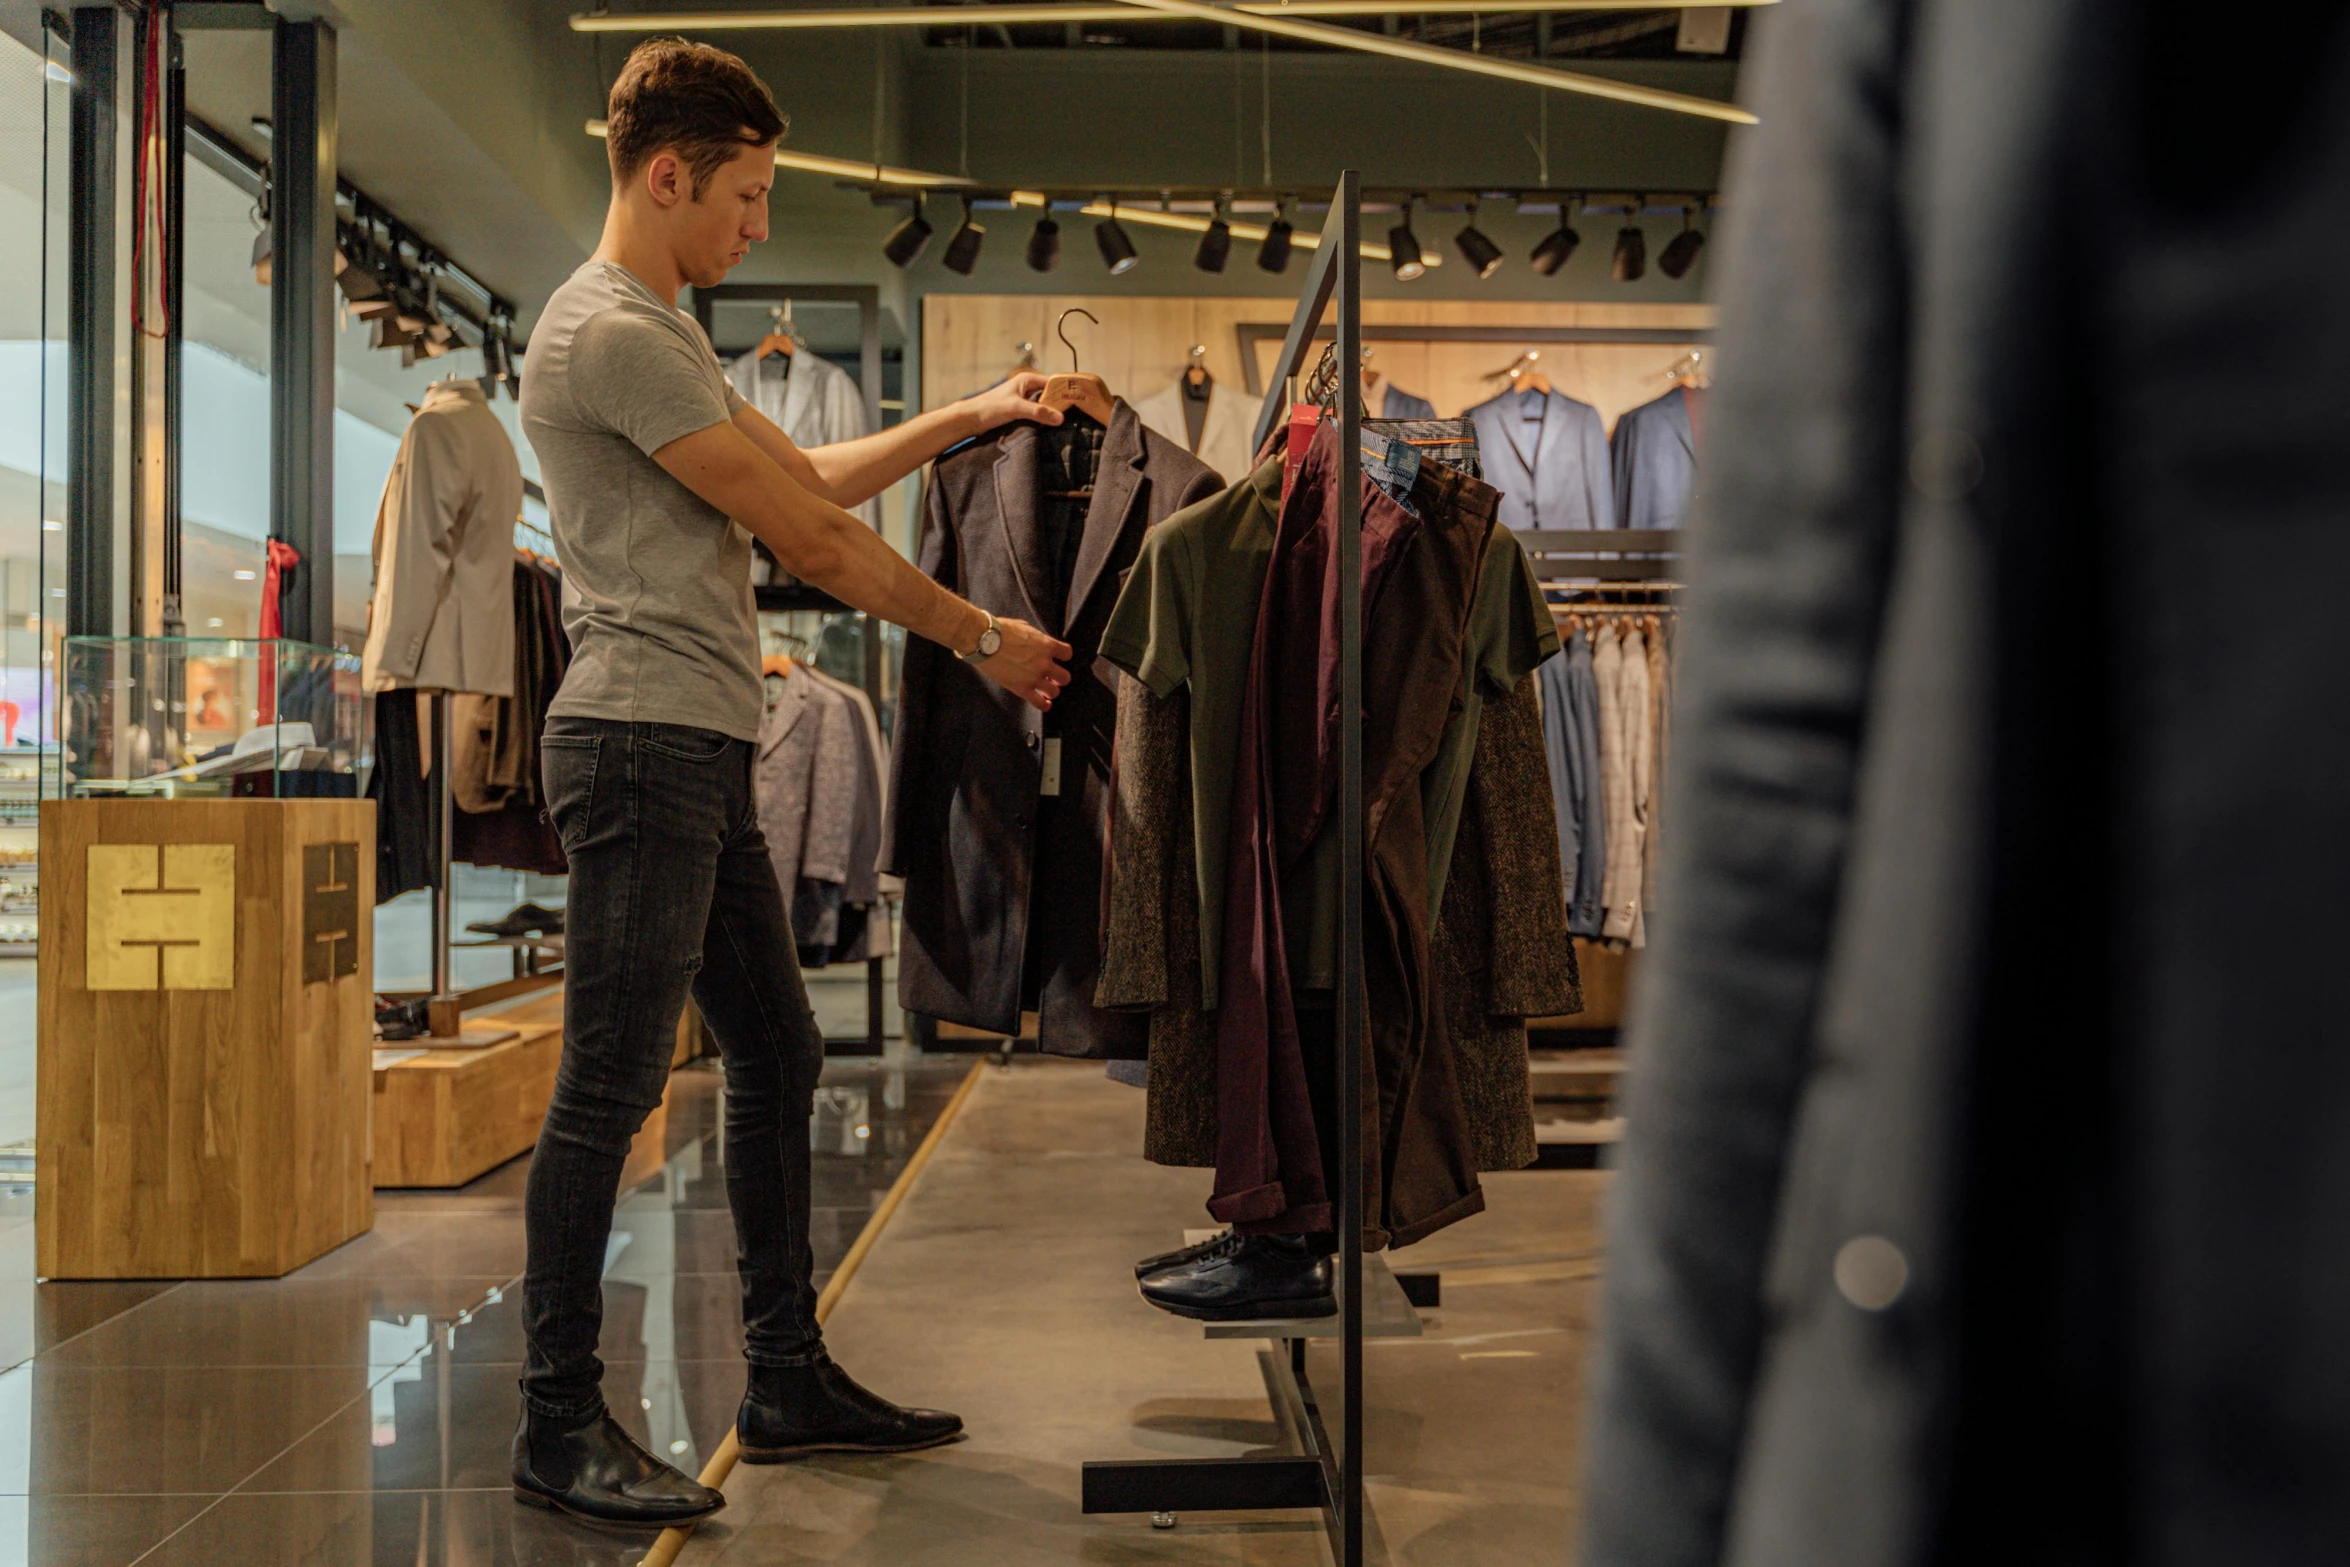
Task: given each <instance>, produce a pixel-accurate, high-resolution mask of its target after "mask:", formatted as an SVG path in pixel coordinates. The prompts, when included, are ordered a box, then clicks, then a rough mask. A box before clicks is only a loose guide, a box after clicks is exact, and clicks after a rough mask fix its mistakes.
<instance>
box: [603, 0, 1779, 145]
mask: <svg viewBox="0 0 2350 1567" xmlns="http://www.w3.org/2000/svg"><path fill="white" fill-rule="evenodd" d="M1695 3H1696V0H1677V3H1674V4H1667V5H1663V6H1656V7H1646V6H1644V7H1640V9H1659V10H1666V9H1678V10H1686V9H1690V8H1691V7H1692V6H1693V5H1694V4H1695ZM1742 3H1744V4H1746V5H1749V6H1751V5H1756V4H1771V3H1774V0H1742ZM1624 9H1630V7H1628V6H1626V5H1624V4H1621V3H1619V0H1516V3H1514V4H1495V5H1481V4H1476V3H1469V0H1463V3H1458V4H1450V5H1448V4H1445V3H1444V0H1434V3H1428V0H1423V3H1420V4H1413V3H1412V0H1291V3H1289V4H1279V3H1270V4H1268V3H1265V0H1243V3H1241V4H1238V5H1210V4H1207V3H1206V0H1131V3H1130V4H1127V5H1119V6H1076V5H1071V6H1053V5H971V6H909V7H885V8H880V9H875V10H870V11H672V12H668V13H649V14H648V13H635V14H631V15H628V16H608V15H600V14H599V15H591V16H574V17H573V18H572V19H571V25H572V27H573V28H575V29H577V30H578V31H581V32H651V31H659V30H667V29H674V28H685V29H691V30H693V31H696V32H719V31H725V30H728V29H739V28H767V27H876V26H905V27H967V26H978V25H981V24H983V23H985V24H990V25H993V24H1000V23H1011V22H1078V21H1118V20H1124V21H1140V20H1141V19H1142V16H1141V15H1140V14H1138V13H1147V12H1156V13H1158V14H1159V15H1161V16H1166V17H1183V18H1188V19H1190V20H1192V21H1201V22H1216V23H1220V24H1222V25H1224V26H1228V27H1240V28H1245V29H1247V30H1249V31H1251V32H1261V33H1272V34H1274V35H1275V36H1277V37H1282V38H1296V39H1301V40H1304V41H1306V42H1309V43H1318V44H1326V45H1328V46H1330V47H1331V48H1335V49H1351V50H1354V51H1356V52H1357V53H1360V54H1377V55H1385V56H1386V57H1387V58H1389V59H1391V60H1410V61H1413V62H1414V63H1416V64H1420V65H1434V66H1441V67H1443V68H1445V69H1447V70H1454V71H1467V72H1470V73H1472V74H1474V75H1479V76H1493V77H1499V78H1500V79H1501V80H1503V81H1511V82H1524V83H1527V84H1528V85H1530V86H1534V87H1545V88H1549V89H1551V90H1552V91H1554V92H1572V93H1583V94H1586V95H1588V96H1590V97H1594V98H1609V99H1613V100H1614V101H1616V102H1618V103H1631V104H1639V105H1641V106H1642V107H1644V108H1650V109H1667V110H1670V111H1672V112H1673V113H1676V114H1691V115H1696V116H1698V117H1699V118H1701V119H1709V120H1724V121H1727V122H1729V123H1730V124H1733V125H1752V124H1754V123H1755V117H1754V116H1753V115H1751V114H1749V113H1747V112H1746V111H1745V110H1744V109H1741V108H1739V107H1738V106H1737V105H1736V104H1734V103H1724V102H1722V101H1721V100H1719V99H1716V98H1700V97H1697V96H1695V95H1693V94H1690V93H1677V92H1667V91H1666V90H1665V89H1663V88H1661V87H1641V86H1637V85H1635V84H1634V83H1631V82H1621V81H1616V80H1613V79H1612V78H1609V77H1605V76H1589V75H1586V74H1584V73H1583V72H1580V71H1559V70H1553V69H1551V68H1550V67H1548V66H1541V65H1528V64H1525V63H1524V62H1522V61H1518V60H1511V59H1507V58H1504V57H1501V56H1497V55H1489V54H1471V53H1469V52H1467V51H1466V50H1461V49H1441V48H1437V47H1436V46H1434V45H1431V44H1422V43H1414V42H1412V41H1411V40H1409V39H1405V38H1390V37H1388V36H1387V35H1385V34H1383V33H1367V32H1362V31H1358V30H1357V29H1355V28H1351V27H1329V26H1325V25H1323V24H1320V23H1317V22H1301V21H1297V20H1295V18H1297V17H1299V16H1307V15H1315V16H1411V15H1416V14H1423V13H1427V12H1431V11H1452V12H1456V13H1458V12H1473V13H1479V14H1482V13H1483V12H1486V11H1491V12H1494V13H1495V14H1499V13H1501V12H1504V11H1519V12H1524V11H1595V10H1609V11H1612V10H1624ZM819 19H821V20H819Z"/></svg>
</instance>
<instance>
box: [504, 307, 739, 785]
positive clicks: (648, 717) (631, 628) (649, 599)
mask: <svg viewBox="0 0 2350 1567" xmlns="http://www.w3.org/2000/svg"><path fill="white" fill-rule="evenodd" d="M742 406H743V400H742V397H741V396H740V394H738V393H737V392H736V391H735V390H734V388H733V387H731V386H729V385H728V384H727V381H726V372H725V371H724V370H722V369H721V368H720V367H719V364H718V356H717V354H716V353H714V352H713V351H712V350H711V347H710V340H709V338H708V337H706V336H704V335H703V332H702V329H701V327H700V326H699V325H698V324H697V323H696V322H695V321H694V319H693V317H691V316H689V315H687V314H685V313H684V312H683V311H681V310H679V309H677V308H676V307H675V306H673V305H669V304H665V303H663V302H662V300H661V298H660V296H659V295H657V294H655V293H654V292H653V291H652V290H651V289H649V288H647V287H646V286H645V285H644V284H643V283H641V282H639V281H638V280H637V279H636V278H635V277H634V276H632V275H631V274H630V273H629V272H628V270H627V269H626V268H624V267H620V266H617V265H615V264H613V263H612V262H608V261H591V262H589V263H588V264H587V265H586V266H584V267H581V268H580V269H579V270H578V271H577V272H574V273H572V274H571V278H570V280H569V281H568V282H566V283H565V284H564V285H563V286H562V287H561V288H559V289H557V290H555V295H554V297H553V298H552V299H549V300H548V301H547V308H546V310H545V311H544V312H543V313H542V314H541V315H540V316H539V319H538V325H537V327H536V328H535V329H534V330H533V331H532V332H531V334H530V352H529V355H528V356H527V361H526V363H525V365H524V367H523V377H522V429H523V433H524V434H525V435H526V436H528V437H529V438H530V444H531V449H532V450H533V451H535V452H537V453H538V459H539V477H540V479H541V482H543V483H544V484H545V486H546V490H547V510H548V512H549V514H550V515H551V516H552V518H553V531H554V535H555V552H556V554H557V556H558V557H559V558H560V559H561V560H562V563H563V574H564V579H565V582H566V583H567V585H568V586H569V587H570V588H572V589H574V590H576V591H575V592H571V593H566V594H565V595H564V598H565V601H566V602H565V606H564V611H563V628H564V630H565V631H566V632H567V633H569V635H570V637H571V648H572V653H571V669H570V672H569V673H568V674H566V675H565V676H564V677H563V689H562V690H561V691H559V692H557V693H556V695H555V700H554V702H553V704H552V705H551V706H550V707H549V708H548V709H547V711H548V713H549V714H550V715H551V716H554V717H561V718H610V719H618V720H621V721H623V722H653V723H666V724H689V725H692V726H693V727H695V728H697V729H715V730H717V731H718V732H719V733H721V734H725V735H731V736H733V737H734V738H735V739H737V740H756V739H757V738H758V737H759V718H760V714H761V711H762V708H763V706H764V703H763V702H762V700H761V691H760V685H759V621H758V614H757V611H756V609H755V608H754V606H753V602H752V597H751V536H750V535H749V534H748V533H746V532H744V531H743V530H742V528H740V527H738V526H737V525H736V524H735V523H734V521H733V520H732V519H731V518H729V517H728V516H727V515H726V514H725V513H724V512H721V511H720V510H718V508H716V507H715V506H712V505H710V504H709V503H708V502H707V501H705V500H703V499H702V498H701V497H700V496H698V495H696V494H694V492H693V491H691V490H689V489H687V488H686V487H685V486H684V485H682V484H680V483H678V482H677V480H675V479H673V478H671V477H670V476H669V474H668V472H667V470H665V469H663V468H662V466H661V465H660V464H659V463H657V462H655V461H653V459H652V456H651V454H652V453H653V452H656V451H658V450H660V449H661V448H662V447H664V446H666V445H668V444H669V443H670V442H671V441H674V440H677V439H678V438H679V437H681V436H687V435H692V434H693V433H694V432H695V431H697V430H706V429H708V428H709V427H710V426H712V425H714V424H720V423H723V422H725V421H726V420H727V419H729V418H731V417H732V416H733V414H734V411H735V410H736V409H737V408H740V407H742Z"/></svg>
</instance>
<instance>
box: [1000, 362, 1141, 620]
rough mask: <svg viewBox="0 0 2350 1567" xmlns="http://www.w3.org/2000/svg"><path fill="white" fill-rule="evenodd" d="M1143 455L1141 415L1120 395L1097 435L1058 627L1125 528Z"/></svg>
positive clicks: (1080, 604)
mask: <svg viewBox="0 0 2350 1567" xmlns="http://www.w3.org/2000/svg"><path fill="white" fill-rule="evenodd" d="M1177 412H1178V414H1180V412H1181V410H1180V409H1178V410H1177ZM1143 455H1144V447H1143V440H1142V420H1141V418H1140V416H1138V415H1137V414H1136V413H1135V411H1134V409H1133V407H1132V405H1131V404H1128V403H1127V402H1125V401H1123V400H1121V401H1120V402H1119V403H1118V405H1117V407H1116V408H1114V409H1113V410H1111V413H1110V429H1109V433H1108V434H1107V435H1105V436H1103V437H1102V457H1101V463H1100V465H1099V466H1098V467H1096V468H1095V469H1094V475H1093V499H1092V500H1091V501H1090V502H1088V503H1087V505H1086V508H1085V537H1084V539H1083V540H1082V541H1080V542H1079V544H1078V546H1077V570H1076V574H1075V577H1074V579H1073V580H1072V581H1071V582H1070V584H1069V607H1068V613H1067V615H1066V616H1065V617H1064V619H1063V623H1062V624H1061V625H1060V626H1059V627H1057V628H1056V629H1057V630H1059V631H1067V630H1068V629H1069V627H1070V626H1073V625H1075V624H1076V623H1077V616H1078V614H1079V612H1080V611H1082V610H1083V609H1084V608H1085V599H1086V595H1088V594H1090V593H1091V592H1093V585H1094V583H1095V582H1097V581H1098V580H1100V578H1101V574H1102V568H1103V567H1104V566H1106V565H1108V564H1109V560H1110V556H1111V554H1112V553H1113V552H1114V551H1115V550H1116V549H1117V547H1118V536H1119V535H1120V534H1121V533H1123V532H1124V531H1125V529H1126V513H1127V512H1128V510H1129V509H1131V508H1132V506H1133V505H1134V499H1135V497H1136V495H1138V494H1139V493H1140V492H1141V489H1142V483H1143V474H1142V463H1143ZM998 471H999V472H1000V471H1001V470H998Z"/></svg>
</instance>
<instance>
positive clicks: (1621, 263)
mask: <svg viewBox="0 0 2350 1567" xmlns="http://www.w3.org/2000/svg"><path fill="white" fill-rule="evenodd" d="M1647 210H1648V198H1647V197H1646V196H1635V197H1633V198H1632V210H1631V211H1630V212H1629V213H1627V214H1626V215H1625V219H1624V226H1623V227H1622V228H1620V229H1618V230H1616V258H1615V262H1614V264H1613V265H1612V266H1611V267H1610V268H1609V269H1608V270H1609V275H1610V276H1612V277H1613V278H1614V279H1615V280H1616V281H1617V282H1619V283H1637V282H1639V281H1640V279H1641V277H1642V276H1643V275H1644V274H1645V273H1646V272H1647V271H1648V236H1647V235H1646V234H1643V233H1642V232H1641V231H1640V215H1641V214H1642V213H1644V212H1646V211H1647Z"/></svg>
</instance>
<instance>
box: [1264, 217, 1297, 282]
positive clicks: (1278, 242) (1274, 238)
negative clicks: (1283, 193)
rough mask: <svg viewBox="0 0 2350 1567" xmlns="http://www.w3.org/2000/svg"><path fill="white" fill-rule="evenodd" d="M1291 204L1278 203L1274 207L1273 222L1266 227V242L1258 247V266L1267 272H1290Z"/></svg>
mask: <svg viewBox="0 0 2350 1567" xmlns="http://www.w3.org/2000/svg"><path fill="white" fill-rule="evenodd" d="M1292 232H1293V231H1292V229H1291V228H1290V223H1289V203H1288V202H1286V201H1282V202H1277V203H1275V204H1274V207H1273V221H1272V222H1270V223H1268V224H1266V225H1265V242H1264V243H1263V244H1261V245H1259V246H1258V247H1257V265H1258V266H1260V267H1262V268H1264V269H1265V270H1266V271H1267V272H1287V271H1288V270H1289V236H1290V234H1291V233H1292Z"/></svg>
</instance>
